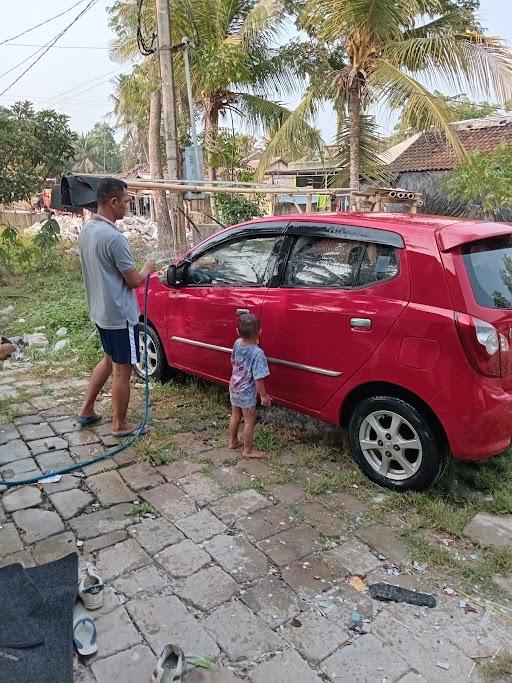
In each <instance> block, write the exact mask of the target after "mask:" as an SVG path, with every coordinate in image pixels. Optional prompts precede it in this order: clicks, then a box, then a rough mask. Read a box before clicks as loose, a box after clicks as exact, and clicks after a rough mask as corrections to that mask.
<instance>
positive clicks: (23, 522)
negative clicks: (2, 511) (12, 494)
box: [13, 508, 64, 543]
mask: <svg viewBox="0 0 512 683" xmlns="http://www.w3.org/2000/svg"><path fill="white" fill-rule="evenodd" d="M13 519H14V521H15V522H16V526H17V527H18V528H19V529H21V530H22V531H24V532H25V536H24V537H23V540H24V542H25V543H35V542H36V541H40V540H42V539H43V538H47V537H48V536H53V535H54V534H58V533H60V532H61V531H64V525H63V524H62V520H61V518H60V517H59V515H58V514H57V513H56V512H50V511H48V510H41V509H36V508H31V509H30V510H18V512H15V513H13Z"/></svg>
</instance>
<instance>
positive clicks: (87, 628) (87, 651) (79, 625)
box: [73, 614, 98, 657]
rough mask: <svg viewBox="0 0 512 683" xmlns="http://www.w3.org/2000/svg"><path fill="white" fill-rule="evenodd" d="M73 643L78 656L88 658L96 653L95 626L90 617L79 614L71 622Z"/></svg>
mask: <svg viewBox="0 0 512 683" xmlns="http://www.w3.org/2000/svg"><path fill="white" fill-rule="evenodd" d="M73 642H74V644H75V647H76V651H77V652H78V654H79V655H83V656H84V657H89V656H90V655H93V654H95V653H96V652H98V641H97V634H96V626H95V624H94V621H93V620H92V619H91V617H85V616H84V615H83V614H79V615H78V616H77V617H75V619H74V620H73Z"/></svg>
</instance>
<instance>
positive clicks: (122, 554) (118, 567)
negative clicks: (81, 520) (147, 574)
mask: <svg viewBox="0 0 512 683" xmlns="http://www.w3.org/2000/svg"><path fill="white" fill-rule="evenodd" d="M150 562H151V558H150V557H149V555H148V554H147V553H146V552H144V550H142V548H141V547H140V546H139V545H138V544H137V543H136V542H135V541H134V540H133V539H132V538H129V539H128V540H127V541H122V542H121V543H116V545H112V546H109V547H108V548H103V549H102V550H100V551H99V553H98V560H97V562H96V568H97V570H98V573H99V575H100V576H101V577H102V578H103V580H104V581H110V580H111V579H114V578H116V577H117V576H120V575H121V574H126V573H128V572H131V571H133V570H134V569H139V567H143V566H144V565H146V564H149V563H150Z"/></svg>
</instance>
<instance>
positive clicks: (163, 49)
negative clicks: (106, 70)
mask: <svg viewBox="0 0 512 683" xmlns="http://www.w3.org/2000/svg"><path fill="white" fill-rule="evenodd" d="M156 19H157V32H158V57H159V61H160V82H161V90H162V108H163V115H164V116H163V119H164V134H165V153H166V159H167V175H168V177H169V179H170V180H177V179H178V178H179V177H180V173H179V164H178V134H177V126H176V99H175V95H174V71H173V64H172V46H171V17H170V14H169V1H168V0H156ZM182 204H183V201H182V196H181V194H179V193H176V192H171V193H170V195H169V209H170V214H171V226H172V231H173V241H174V244H172V243H169V248H171V247H174V248H177V249H180V248H184V247H185V229H184V225H183V220H182V214H181V213H180V211H179V209H181V208H182Z"/></svg>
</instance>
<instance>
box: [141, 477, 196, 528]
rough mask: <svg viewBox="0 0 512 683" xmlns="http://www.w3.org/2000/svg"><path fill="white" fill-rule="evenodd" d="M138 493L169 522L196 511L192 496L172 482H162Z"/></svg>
mask: <svg viewBox="0 0 512 683" xmlns="http://www.w3.org/2000/svg"><path fill="white" fill-rule="evenodd" d="M140 495H141V498H144V500H146V501H147V502H148V503H151V505H152V506H153V508H154V509H155V510H157V511H158V512H159V513H160V514H162V515H163V516H164V517H167V519H169V520H170V521H171V522H174V521H175V520H177V519H182V518H183V517H188V516H189V515H193V514H194V513H195V512H197V508H196V504H195V503H194V501H193V500H192V498H190V496H187V494H186V493H183V491H180V489H179V488H178V487H177V486H175V485H174V484H162V485H161V486H157V487H156V488H154V489H150V490H149V491H143V492H141V494H140Z"/></svg>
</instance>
